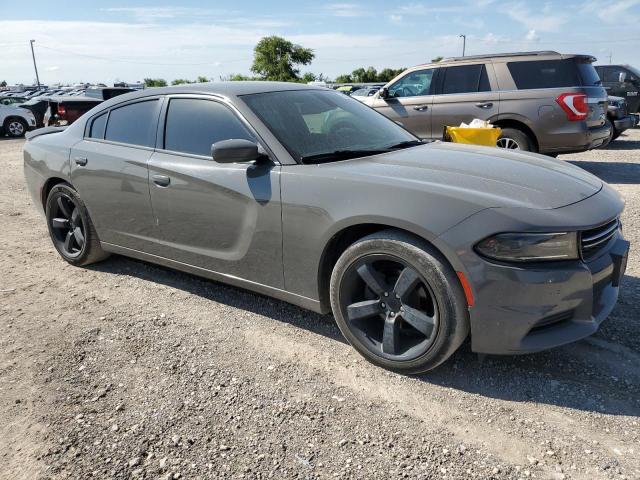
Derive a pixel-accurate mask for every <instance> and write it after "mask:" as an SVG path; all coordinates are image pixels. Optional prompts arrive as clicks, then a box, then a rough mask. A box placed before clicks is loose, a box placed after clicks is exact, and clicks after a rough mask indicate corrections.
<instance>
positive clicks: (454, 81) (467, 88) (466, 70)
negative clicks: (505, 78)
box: [442, 65, 491, 93]
mask: <svg viewBox="0 0 640 480" xmlns="http://www.w3.org/2000/svg"><path fill="white" fill-rule="evenodd" d="M488 90H491V87H490V86H489V77H488V76H487V72H486V70H485V68H484V65H460V66H459V67H447V68H445V69H444V80H443V82H442V93H471V92H486V91H488Z"/></svg>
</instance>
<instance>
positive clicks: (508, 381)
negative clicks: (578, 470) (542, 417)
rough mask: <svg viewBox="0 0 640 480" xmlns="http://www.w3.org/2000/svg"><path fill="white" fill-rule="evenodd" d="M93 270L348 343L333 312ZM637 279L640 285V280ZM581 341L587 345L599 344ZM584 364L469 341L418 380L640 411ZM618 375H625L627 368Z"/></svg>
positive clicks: (122, 261) (565, 355) (509, 396)
mask: <svg viewBox="0 0 640 480" xmlns="http://www.w3.org/2000/svg"><path fill="white" fill-rule="evenodd" d="M88 268H90V269H92V270H96V271H101V272H105V273H111V274H117V275H128V276H132V277H135V278H140V279H143V280H148V281H151V282H156V283H160V284H162V285H166V286H169V287H172V288H175V289H179V290H182V291H184V292H188V293H191V294H194V295H198V296H200V297H203V298H206V299H208V300H212V301H215V302H219V303H223V304H225V305H229V306H232V307H235V308H239V309H243V310H247V311H250V312H253V313H256V314H259V315H262V316H265V317H269V318H272V319H274V320H277V321H280V322H286V323H288V324H290V325H292V326H294V327H299V328H304V329H306V330H308V331H310V332H312V333H315V334H319V335H323V336H325V337H327V338H329V339H331V340H334V341H337V342H341V343H346V342H345V340H344V338H343V337H342V334H341V333H340V331H339V329H338V327H337V325H336V324H335V321H334V319H333V317H332V316H331V315H319V314H316V313H313V312H310V311H307V310H304V309H301V308H298V307H296V306H294V305H290V304H288V303H286V302H281V301H279V300H275V299H271V298H268V297H264V296H262V295H259V294H255V293H252V292H249V291H246V290H242V289H239V288H235V287H231V286H227V285H224V284H221V283H218V282H214V281H209V280H206V279H202V278H200V277H196V276H193V275H190V274H187V273H182V272H177V271H174V270H171V269H168V268H164V267H161V266H156V265H152V264H148V263H146V262H143V261H139V260H133V259H129V258H125V257H121V256H117V255H114V256H112V257H111V258H110V259H109V260H107V261H106V262H102V263H99V264H96V265H92V266H90V267H88ZM629 278H631V277H627V281H628V279H629ZM633 280H634V281H635V282H636V284H637V283H638V279H635V278H634V279H633ZM579 343H580V344H581V348H582V349H583V348H595V347H591V346H589V345H588V344H585V345H586V347H585V345H582V343H583V342H579ZM584 362H585V355H580V356H577V357H575V358H574V355H573V350H572V347H570V346H568V347H562V348H559V349H555V350H552V351H547V352H541V353H536V354H529V355H520V356H488V357H486V358H481V357H479V356H478V355H476V354H474V353H473V352H471V348H470V342H469V341H467V342H466V343H465V344H463V346H462V347H461V348H460V349H459V350H458V351H457V352H456V353H455V354H454V355H453V356H452V357H451V358H450V359H449V360H448V361H447V362H446V363H445V364H443V365H441V366H440V367H438V368H437V369H436V370H434V371H432V372H429V373H427V374H424V375H419V376H416V377H414V378H416V379H418V380H420V381H423V382H426V383H429V384H434V385H440V386H442V387H447V388H455V389H457V390H461V391H465V392H468V393H472V394H477V395H481V396H484V397H489V398H496V399H502V400H508V401H514V402H534V403H544V404H550V405H556V406H560V407H567V408H571V409H576V410H582V411H586V412H598V413H607V414H613V415H636V416H637V415H640V408H637V406H635V405H634V404H632V403H630V402H626V401H620V400H615V399H613V398H610V397H611V396H610V395H609V394H608V392H609V384H610V382H611V380H610V377H611V375H612V372H611V365H609V370H606V371H605V370H600V369H599V368H598V365H597V364H591V365H585V363H584ZM613 368H616V367H615V362H614V367H613ZM614 373H617V374H618V375H619V378H625V376H624V372H622V371H620V372H614ZM635 388H637V384H636V386H635ZM599 392H602V394H599ZM603 397H604V398H603Z"/></svg>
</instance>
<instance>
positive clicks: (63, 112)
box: [58, 104, 67, 118]
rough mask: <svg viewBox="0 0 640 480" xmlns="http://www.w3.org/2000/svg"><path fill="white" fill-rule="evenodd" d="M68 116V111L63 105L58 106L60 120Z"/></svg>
mask: <svg viewBox="0 0 640 480" xmlns="http://www.w3.org/2000/svg"><path fill="white" fill-rule="evenodd" d="M66 115H67V109H66V108H65V107H64V105H62V104H58V118H64V117H65V116H66Z"/></svg>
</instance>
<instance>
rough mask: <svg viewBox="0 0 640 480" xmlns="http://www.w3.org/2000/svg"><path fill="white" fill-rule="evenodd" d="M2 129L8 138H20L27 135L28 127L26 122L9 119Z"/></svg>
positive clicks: (13, 118) (14, 118) (18, 119)
mask: <svg viewBox="0 0 640 480" xmlns="http://www.w3.org/2000/svg"><path fill="white" fill-rule="evenodd" d="M3 128H4V131H5V133H6V134H7V135H9V136H10V137H12V138H20V137H24V134H25V133H27V130H28V129H29V126H28V125H27V122H25V121H24V120H23V119H21V118H16V117H10V118H7V119H6V120H5V122H4V125H3Z"/></svg>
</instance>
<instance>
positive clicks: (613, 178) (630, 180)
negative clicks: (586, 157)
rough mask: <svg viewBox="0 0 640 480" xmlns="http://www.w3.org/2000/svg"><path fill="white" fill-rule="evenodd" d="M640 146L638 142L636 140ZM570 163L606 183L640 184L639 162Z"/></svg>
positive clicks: (575, 161)
mask: <svg viewBox="0 0 640 480" xmlns="http://www.w3.org/2000/svg"><path fill="white" fill-rule="evenodd" d="M637 143H638V144H639V145H638V147H637V148H640V142H637ZM570 163H572V164H574V165H575V166H577V167H580V168H582V169H583V170H586V171H587V172H589V173H592V174H594V175H596V176H597V177H599V178H601V179H602V180H604V181H605V182H607V183H614V184H616V183H617V184H640V164H637V163H631V162H629V163H626V162H589V161H582V160H570Z"/></svg>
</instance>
